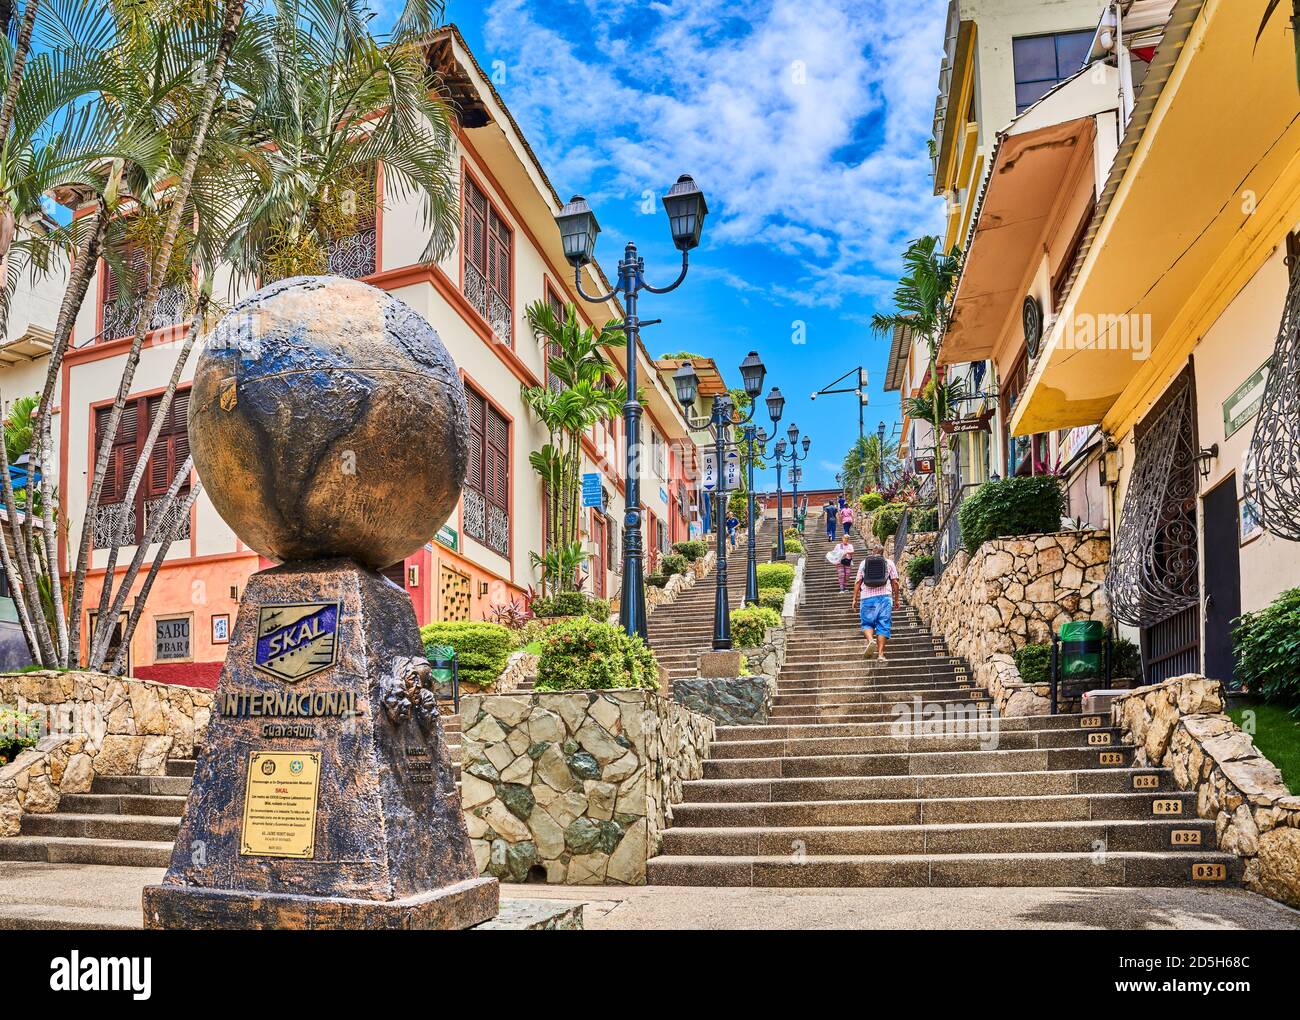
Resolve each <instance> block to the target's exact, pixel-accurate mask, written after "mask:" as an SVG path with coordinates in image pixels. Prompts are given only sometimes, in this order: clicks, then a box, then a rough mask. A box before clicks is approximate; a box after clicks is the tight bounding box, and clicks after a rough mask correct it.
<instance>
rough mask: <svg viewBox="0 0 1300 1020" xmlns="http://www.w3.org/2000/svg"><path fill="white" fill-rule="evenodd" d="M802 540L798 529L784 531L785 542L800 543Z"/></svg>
mask: <svg viewBox="0 0 1300 1020" xmlns="http://www.w3.org/2000/svg"><path fill="white" fill-rule="evenodd" d="M802 539H803V535H802V534H801V533H800V531H799V529H798V528H786V529H785V540H786V541H787V542H798V541H801V540H802Z"/></svg>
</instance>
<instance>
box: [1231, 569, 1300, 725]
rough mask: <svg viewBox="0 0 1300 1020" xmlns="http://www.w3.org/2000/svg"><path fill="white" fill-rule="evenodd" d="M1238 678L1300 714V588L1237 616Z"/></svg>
mask: <svg viewBox="0 0 1300 1020" xmlns="http://www.w3.org/2000/svg"><path fill="white" fill-rule="evenodd" d="M1232 652H1233V656H1234V657H1235V659H1236V664H1237V668H1236V679H1237V680H1238V681H1240V682H1243V683H1244V684H1245V685H1246V688H1247V689H1248V690H1249V691H1250V692H1251V693H1252V694H1255V695H1257V696H1258V697H1260V698H1262V699H1263V700H1264V701H1267V702H1273V703H1276V704H1278V705H1282V706H1283V707H1286V708H1289V709H1290V710H1291V714H1292V715H1298V716H1300V588H1290V589H1288V590H1287V591H1284V592H1283V593H1282V594H1281V595H1279V596H1278V597H1277V599H1276V600H1275V601H1274V602H1273V603H1272V604H1271V605H1269V606H1267V607H1266V608H1264V609H1261V610H1259V611H1258V612H1254V613H1246V614H1244V615H1243V616H1240V617H1238V618H1237V621H1236V623H1235V624H1234V625H1233V628H1232Z"/></svg>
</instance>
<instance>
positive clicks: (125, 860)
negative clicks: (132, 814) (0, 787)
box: [0, 836, 172, 868]
mask: <svg viewBox="0 0 1300 1020" xmlns="http://www.w3.org/2000/svg"><path fill="white" fill-rule="evenodd" d="M171 856H172V841H171V840H137V839H91V838H88V837H84V836H10V837H9V838H8V839H0V860H4V861H43V862H45V863H48V864H118V865H128V866H131V867H140V868H165V867H167V865H168V864H170V863H171Z"/></svg>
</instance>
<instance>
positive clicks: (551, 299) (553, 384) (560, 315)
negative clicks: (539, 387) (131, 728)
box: [546, 286, 568, 393]
mask: <svg viewBox="0 0 1300 1020" xmlns="http://www.w3.org/2000/svg"><path fill="white" fill-rule="evenodd" d="M546 303H547V304H548V305H550V307H551V314H553V315H554V316H555V319H556V321H557V322H563V321H564V320H565V317H566V316H567V314H568V311H567V309H566V308H565V307H564V302H563V301H561V300H560V296H559V295H558V294H556V293H555V291H553V290H551V288H550V287H549V286H548V287H547V288H546ZM559 356H560V345H559V344H556V343H548V344H547V345H546V385H547V386H549V387H550V388H551V390H552V392H554V393H559V392H560V390H562V389H564V384H563V383H561V382H560V380H559V379H558V378H556V376H555V373H554V372H552V371H551V359H552V358H558V357H559Z"/></svg>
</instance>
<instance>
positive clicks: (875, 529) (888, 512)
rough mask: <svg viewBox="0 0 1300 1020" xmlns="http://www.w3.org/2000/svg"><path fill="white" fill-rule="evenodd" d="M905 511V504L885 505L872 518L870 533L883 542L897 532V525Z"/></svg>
mask: <svg viewBox="0 0 1300 1020" xmlns="http://www.w3.org/2000/svg"><path fill="white" fill-rule="evenodd" d="M906 509H907V504H906V503H886V504H885V505H884V506H882V507H881V508H880V509H879V510H877V511H876V513H875V516H874V517H872V519H871V533H872V534H873V535H875V536H876V538H877V539H879V540H880V541H881V542H883V541H884V540H885V539H887V538H888V537H889V536H890V535H892V534H894V532H896V531H897V530H898V524H899V522H900V521H901V520H902V519H903V511H904V510H906Z"/></svg>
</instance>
